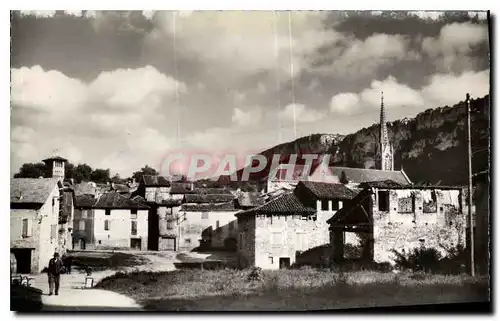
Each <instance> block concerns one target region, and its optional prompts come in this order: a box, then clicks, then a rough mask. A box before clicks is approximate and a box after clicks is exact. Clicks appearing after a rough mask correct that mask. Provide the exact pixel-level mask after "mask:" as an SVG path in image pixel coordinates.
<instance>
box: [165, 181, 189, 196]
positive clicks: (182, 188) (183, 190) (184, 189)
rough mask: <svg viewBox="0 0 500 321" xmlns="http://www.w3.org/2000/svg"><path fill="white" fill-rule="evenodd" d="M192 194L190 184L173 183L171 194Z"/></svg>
mask: <svg viewBox="0 0 500 321" xmlns="http://www.w3.org/2000/svg"><path fill="white" fill-rule="evenodd" d="M187 193H192V192H191V184H190V183H172V187H171V188H170V194H187Z"/></svg>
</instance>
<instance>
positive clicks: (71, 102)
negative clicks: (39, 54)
mask: <svg viewBox="0 0 500 321" xmlns="http://www.w3.org/2000/svg"><path fill="white" fill-rule="evenodd" d="M86 90H87V89H86V85H85V84H84V83H82V82H81V81H80V80H78V79H73V78H69V77H67V76H66V75H64V74H62V73H60V72H59V71H55V70H49V71H45V70H43V69H42V67H40V66H34V67H31V68H27V67H22V68H19V69H17V68H14V69H11V101H12V103H13V104H16V105H20V106H23V107H30V108H33V109H38V110H45V111H52V112H56V111H60V110H68V109H75V108H79V107H80V106H81V105H82V104H83V103H84V102H85V100H86V98H87V97H86Z"/></svg>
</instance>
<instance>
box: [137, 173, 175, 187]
mask: <svg viewBox="0 0 500 321" xmlns="http://www.w3.org/2000/svg"><path fill="white" fill-rule="evenodd" d="M142 181H143V183H144V186H158V187H170V185H171V184H170V182H169V180H168V179H167V178H166V177H164V176H159V175H144V176H142Z"/></svg>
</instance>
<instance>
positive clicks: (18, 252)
mask: <svg viewBox="0 0 500 321" xmlns="http://www.w3.org/2000/svg"><path fill="white" fill-rule="evenodd" d="M32 250H33V249H11V250H10V251H11V253H13V254H14V256H15V257H16V262H17V269H16V273H22V274H29V273H31V252H32Z"/></svg>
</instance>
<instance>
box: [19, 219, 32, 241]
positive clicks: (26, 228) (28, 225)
mask: <svg viewBox="0 0 500 321" xmlns="http://www.w3.org/2000/svg"><path fill="white" fill-rule="evenodd" d="M32 230H33V227H32V221H31V220H30V219H27V218H25V219H23V235H22V236H23V237H29V236H32Z"/></svg>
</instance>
